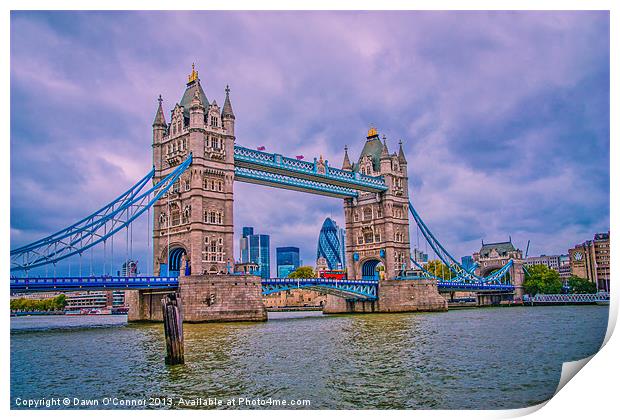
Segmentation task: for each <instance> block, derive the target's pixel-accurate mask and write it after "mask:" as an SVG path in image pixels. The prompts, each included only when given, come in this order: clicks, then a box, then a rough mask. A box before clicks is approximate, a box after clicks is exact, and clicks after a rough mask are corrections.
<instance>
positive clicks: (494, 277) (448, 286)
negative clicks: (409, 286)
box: [398, 258, 514, 292]
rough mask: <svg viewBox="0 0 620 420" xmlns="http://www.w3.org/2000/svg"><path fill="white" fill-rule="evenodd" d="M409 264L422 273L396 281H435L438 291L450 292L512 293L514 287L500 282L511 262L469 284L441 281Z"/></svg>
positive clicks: (457, 278)
mask: <svg viewBox="0 0 620 420" xmlns="http://www.w3.org/2000/svg"><path fill="white" fill-rule="evenodd" d="M411 262H412V263H413V264H414V265H415V266H416V267H417V269H418V270H420V271H421V272H422V275H420V276H402V277H399V278H398V280H436V281H437V287H438V288H439V290H451V291H506V292H512V291H514V286H513V285H512V284H510V283H502V282H501V281H500V280H501V278H502V277H503V276H504V274H506V273H507V272H508V270H510V267H512V264H513V262H512V260H510V261H509V262H508V264H506V265H505V266H504V267H502V268H501V269H499V270H498V271H496V272H495V273H492V274H491V275H489V276H487V277H481V281H478V282H471V281H467V280H463V279H462V278H459V277H458V276H457V277H453V278H451V279H443V278H441V277H437V276H434V275H433V274H431V273H430V272H429V271H428V270H426V269H425V268H424V267H422V265H421V264H420V263H418V262H417V261H416V260H414V259H413V258H411Z"/></svg>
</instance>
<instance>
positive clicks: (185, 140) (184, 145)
mask: <svg viewBox="0 0 620 420" xmlns="http://www.w3.org/2000/svg"><path fill="white" fill-rule="evenodd" d="M185 149H187V139H183V150H185Z"/></svg>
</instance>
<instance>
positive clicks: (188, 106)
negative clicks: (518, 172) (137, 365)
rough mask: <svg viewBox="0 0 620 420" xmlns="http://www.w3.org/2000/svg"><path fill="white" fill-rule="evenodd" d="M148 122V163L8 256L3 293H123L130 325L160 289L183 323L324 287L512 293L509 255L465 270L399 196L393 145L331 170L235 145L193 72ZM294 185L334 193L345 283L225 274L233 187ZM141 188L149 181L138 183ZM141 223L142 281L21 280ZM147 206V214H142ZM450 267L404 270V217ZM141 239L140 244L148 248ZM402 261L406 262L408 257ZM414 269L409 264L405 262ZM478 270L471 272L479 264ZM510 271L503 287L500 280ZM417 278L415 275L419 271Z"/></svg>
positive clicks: (398, 299) (359, 292) (235, 315)
mask: <svg viewBox="0 0 620 420" xmlns="http://www.w3.org/2000/svg"><path fill="white" fill-rule="evenodd" d="M158 102H159V104H158V107H157V110H156V113H155V119H154V121H153V141H152V150H153V170H152V171H151V172H150V173H149V174H148V175H147V176H146V177H145V178H143V179H142V180H140V181H139V182H138V183H137V184H136V185H134V186H133V187H132V188H130V189H129V190H128V191H127V192H125V193H124V194H122V195H121V196H119V197H118V198H117V199H115V200H114V201H113V202H112V203H110V204H108V205H106V206H105V207H103V208H102V209H100V210H98V211H96V212H95V213H93V214H92V215H90V216H88V217H86V218H84V219H82V220H81V221H79V222H77V223H75V224H73V225H71V226H70V227H68V228H66V229H63V230H61V231H59V232H57V233H55V234H53V235H50V236H48V237H46V238H43V239H41V240H38V241H35V242H33V243H31V244H29V245H26V246H22V247H19V248H17V249H14V250H13V251H11V265H12V267H11V271H12V272H25V273H26V275H25V276H23V277H14V278H12V279H11V291H13V292H15V291H24V290H29V291H33V290H41V291H43V290H58V291H61V290H75V289H80V290H99V289H102V288H103V289H105V288H108V289H109V288H114V289H125V290H127V296H128V301H129V302H130V314H129V319H130V320H158V319H161V316H162V314H161V304H160V302H159V297H158V296H159V294H161V293H166V292H167V291H169V290H177V291H178V293H179V294H180V297H181V301H182V302H183V308H184V309H183V310H184V318H185V320H187V321H197V322H199V321H217V320H227V321H228V320H264V319H266V311H265V307H264V305H263V304H262V300H261V295H262V294H269V293H275V292H279V291H283V290H290V289H294V288H307V289H313V290H320V291H323V292H325V293H328V301H327V304H326V307H325V311H326V312H402V311H417V310H424V311H429V310H446V309H447V304H446V301H445V299H444V298H443V297H442V296H441V295H440V294H439V291H440V290H468V291H472V290H473V291H480V292H498V293H499V292H501V293H515V294H516V295H519V294H520V293H521V292H520V290H521V288H520V287H521V282H522V278H523V276H522V274H520V273H519V270H521V266H520V264H521V263H522V261H521V260H520V259H519V258H520V257H519V256H518V255H514V256H507V257H506V258H505V262H504V264H503V265H502V266H501V267H499V270H498V272H499V273H500V274H501V275H500V274H498V272H495V273H490V272H489V273H482V272H481V271H479V272H477V273H475V272H472V271H471V270H466V269H465V268H464V267H463V266H461V265H460V263H458V262H457V261H456V259H454V258H453V257H452V256H451V255H450V254H449V253H448V251H447V250H446V248H445V247H444V246H443V245H442V244H441V243H440V242H439V241H438V240H437V239H436V238H435V236H434V235H433V234H432V232H431V231H430V229H429V228H428V226H426V225H425V224H424V222H423V220H422V218H421V217H420V215H419V214H418V213H417V211H416V210H415V208H414V207H413V205H412V203H411V201H410V199H409V188H408V171H407V160H406V157H405V153H404V150H403V147H402V142H399V147H398V151H397V152H392V153H390V151H389V148H388V144H387V139H386V137H385V136H383V137H382V138H380V136H379V133H378V132H377V130H376V129H375V128H374V127H371V129H370V130H369V131H368V133H367V135H366V138H365V139H364V145H363V147H362V151H361V153H360V156H359V158H358V159H357V160H356V161H351V159H350V157H349V151H348V148H346V147H345V150H344V157H343V163H342V165H341V167H339V168H337V167H334V166H332V165H330V164H329V162H328V161H327V160H324V159H323V157H322V156H321V157H319V158H318V159H317V158H315V159H314V160H313V161H305V160H300V159H295V158H291V157H287V156H283V155H281V154H278V153H268V152H265V151H259V150H254V149H251V148H248V147H246V146H247V145H246V146H241V145H238V144H236V136H235V120H236V116H235V114H234V112H233V107H232V101H231V98H230V89H229V88H228V86H227V87H226V89H225V99H224V103H223V106H222V108H220V107H219V106H218V104H217V102H216V101H215V100H213V101H211V102H210V101H209V100H208V99H207V96H206V94H205V92H204V90H203V87H202V85H201V83H200V79H199V78H198V72H197V71H195V70H194V69H192V73H191V74H190V76H189V78H188V82H187V84H186V86H185V91H184V93H183V95H182V97H181V100H180V102H179V103H177V104H175V105H174V107H173V108H172V110H171V112H170V121H169V122H167V121H166V118H165V116H164V110H163V99H162V98H161V96H160V97H159V99H158ZM235 181H236V182H247V183H254V184H260V185H266V186H270V187H276V188H284V189H290V190H296V191H300V192H304V193H311V194H318V195H322V196H328V197H333V198H338V199H341V200H343V209H344V219H345V231H346V238H345V244H346V245H345V259H346V267H347V280H343V281H339V280H329V279H263V280H261V279H259V278H257V277H255V276H252V275H248V274H240V273H235V272H234V268H233V267H234V254H233V250H234V245H233V244H234V242H233V231H234V217H233V201H234V188H233V185H234V182H235ZM149 183H152V184H153V186H152V187H150V186H149V185H148V184H149ZM145 212H146V213H147V215H146V216H147V220H148V226H149V229H151V220H152V237H151V238H152V249H153V264H152V273H149V274H148V275H146V276H141V277H133V278H129V277H110V276H97V275H93V273H92V272H91V273H90V275H89V276H82V275H81V274H80V276H77V277H70V276H69V277H57V276H55V275H54V276H52V277H45V278H40V279H37V278H31V277H28V274H27V273H28V271H29V270H32V269H34V268H36V267H41V266H46V265H54V266H55V264H57V263H58V262H59V261H62V260H64V259H66V258H70V257H74V258H75V257H77V256H79V258H80V270H81V267H82V256H83V254H84V253H85V251H87V250H89V249H90V250H91V252H92V248H93V247H95V246H103V247H104V255H105V253H106V246H107V245H108V244H111V245H112V252H113V244H114V242H113V241H114V237H115V236H119V233H126V237H127V240H129V231H130V229H129V227H130V226H131V224H132V222H133V221H134V220H135V219H136V218H137V217H138V216H140V215H141V214H143V213H145ZM151 213H152V214H151ZM410 215H411V216H412V219H413V220H414V222H415V225H416V228H417V229H418V230H419V231H420V232H421V233H422V235H423V236H424V239H425V240H426V241H427V242H428V243H429V245H430V246H431V248H432V249H433V250H434V251H435V253H436V255H437V256H438V258H439V259H440V260H441V261H442V262H443V263H444V264H445V265H446V267H448V269H449V270H450V271H451V272H453V274H454V276H450V278H449V279H447V280H446V279H441V278H437V277H434V276H432V275H430V273H428V272H425V270H418V271H417V273H418V274H417V275H412V274H411V273H412V270H411V268H412V266H411V264H413V265H414V266H415V265H416V264H417V262H415V261H414V260H412V259H411V251H410V238H409V221H410ZM149 245H150V243H149ZM410 262H411V264H410ZM413 268H415V267H413ZM481 270H482V268H481ZM509 272H510V274H511V275H510V276H509V277H510V279H512V283H510V282H508V281H507V278H508V276H507V275H506V273H509ZM420 273H421V274H420Z"/></svg>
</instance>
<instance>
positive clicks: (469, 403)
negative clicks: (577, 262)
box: [11, 306, 608, 409]
mask: <svg viewBox="0 0 620 420" xmlns="http://www.w3.org/2000/svg"><path fill="white" fill-rule="evenodd" d="M607 318H608V307H603V306H553V307H510V308H483V309H467V310H450V311H449V312H443V313H417V314H367V315H343V316H324V315H322V314H321V313H320V312H293V313H286V312H284V313H270V314H269V319H270V320H269V321H268V322H265V323H226V324H224V323H220V324H185V326H184V332H185V361H186V363H185V365H182V366H174V367H168V366H166V365H165V364H164V355H165V342H164V337H163V328H162V325H161V324H128V323H127V320H126V317H125V316H39V317H36V316H32V317H17V318H11V407H12V408H22V405H20V404H21V403H20V404H16V400H18V399H19V401H21V402H23V401H24V400H28V399H32V400H34V399H51V398H58V399H60V400H61V401H62V399H63V398H69V399H71V401H73V399H74V398H77V399H80V400H96V401H99V404H100V405H98V406H94V407H92V408H99V409H101V408H125V407H121V406H118V405H117V406H115V405H113V404H111V403H110V404H108V405H102V404H101V403H102V402H103V401H104V399H105V398H107V400H105V401H108V402H110V401H112V399H113V398H118V399H121V400H132V399H133V400H146V402H147V408H148V404H149V402H153V403H155V404H159V403H161V402H164V404H163V405H161V407H165V408H170V407H172V408H192V407H193V406H192V405H191V404H192V401H193V402H194V403H195V402H196V401H208V398H213V399H220V400H223V401H225V400H228V399H235V400H236V399H238V398H248V399H262V400H268V399H269V398H271V399H275V400H287V401H306V402H305V403H304V404H305V406H304V407H303V408H311V409H371V408H379V409H415V408H418V409H433V408H436V409H499V408H505V409H506V408H521V407H525V406H531V405H534V404H537V403H540V402H542V401H544V400H546V399H548V398H550V397H551V396H552V395H553V394H554V391H555V389H556V387H557V384H558V381H559V378H560V373H561V369H562V362H564V361H571V360H577V359H582V358H584V357H587V356H590V355H592V354H594V353H595V352H596V351H597V350H598V349H599V347H600V346H601V344H602V342H603V338H604V336H605V331H606V328H607ZM166 398H168V400H166ZM161 399H163V400H161ZM181 399H182V400H181ZM199 399H202V400H199ZM166 401H167V402H171V405H170V404H169V403H167V402H166ZM308 404H309V405H308ZM151 407H152V408H157V407H158V406H157V405H152V406H151ZM208 407H211V406H209V405H208V406H206V407H205V405H202V406H200V408H208ZM221 407H223V408H227V407H226V405H225V404H224V405H223V406H221ZM252 407H256V406H252V405H248V404H246V405H244V406H243V407H239V405H236V406H235V407H232V408H252ZM259 407H260V408H276V407H273V406H262V407H261V406H259ZM51 408H77V407H76V406H74V405H73V404H72V403H71V404H70V405H69V406H68V407H66V406H62V405H61V406H60V407H51ZM140 408H142V407H140ZM287 408H291V407H290V406H289V407H287Z"/></svg>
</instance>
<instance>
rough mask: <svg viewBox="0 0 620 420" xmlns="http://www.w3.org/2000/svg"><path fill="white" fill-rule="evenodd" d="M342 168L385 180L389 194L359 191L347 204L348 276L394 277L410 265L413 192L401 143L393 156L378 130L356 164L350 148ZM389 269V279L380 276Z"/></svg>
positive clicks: (367, 137)
mask: <svg viewBox="0 0 620 420" xmlns="http://www.w3.org/2000/svg"><path fill="white" fill-rule="evenodd" d="M342 169H343V170H346V171H353V172H359V173H361V174H365V175H371V176H383V178H384V180H385V183H386V185H387V186H388V190H387V191H385V192H382V193H363V192H360V194H359V197H358V198H346V199H345V200H344V219H345V228H346V241H345V242H346V249H345V253H346V262H347V263H346V266H347V275H348V277H349V278H352V279H373V278H377V279H378V278H379V277H380V276H381V277H383V276H385V277H386V278H394V277H396V276H398V275H399V274H400V273H401V271H402V270H405V269H407V268H408V267H409V254H410V247H409V213H408V211H409V210H408V203H409V189H408V185H407V180H408V177H407V160H406V159H405V153H404V152H403V147H402V142H399V150H398V153H393V154H390V153H389V151H388V146H387V140H386V138H385V135H384V136H383V142H382V141H381V139H380V138H379V134H378V133H377V130H376V129H375V128H374V127H371V128H370V130H368V134H367V136H366V143H365V144H364V147H363V149H362V152H361V154H360V157H359V159H358V161H357V163H355V164H351V162H350V160H349V155H348V150H347V149H346V148H345V155H344V162H343V165H342ZM381 271H384V273H385V274H384V275H383V274H381Z"/></svg>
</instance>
